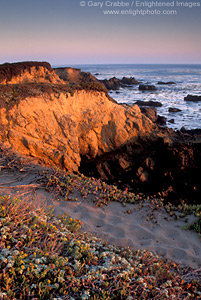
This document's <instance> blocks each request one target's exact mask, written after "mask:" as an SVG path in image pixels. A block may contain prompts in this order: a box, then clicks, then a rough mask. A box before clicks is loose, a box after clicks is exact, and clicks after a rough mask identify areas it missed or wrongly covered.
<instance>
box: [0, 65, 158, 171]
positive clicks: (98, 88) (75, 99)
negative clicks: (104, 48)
mask: <svg viewBox="0 0 201 300" xmlns="http://www.w3.org/2000/svg"><path fill="white" fill-rule="evenodd" d="M67 70H69V69H68V68H66V69H65V68H64V69H62V70H57V71H56V70H53V69H52V68H51V66H50V65H49V64H48V63H38V62H36V63H34V62H27V63H19V64H18V63H15V64H4V65H1V66H0V124H1V125H0V141H1V143H3V144H4V145H6V146H7V147H11V148H12V149H13V150H16V151H18V152H19V153H21V154H24V155H27V156H31V157H36V158H38V159H39V161H40V162H42V163H45V164H46V165H51V166H52V165H54V166H57V167H62V168H65V169H68V170H71V171H78V168H79V166H80V163H81V160H82V159H83V158H85V159H86V158H87V159H93V158H95V157H97V156H100V155H103V154H104V153H107V152H111V151H114V150H115V149H117V148H119V147H120V146H123V145H125V144H127V143H131V142H132V141H134V140H135V139H137V137H138V136H139V135H146V134H149V133H150V132H151V131H152V130H153V128H154V127H155V125H154V124H153V123H152V122H151V120H149V119H148V118H147V117H146V116H144V115H143V114H142V113H141V111H140V109H139V107H138V106H137V105H135V106H133V107H129V106H123V105H119V104H117V103H116V102H115V101H111V99H110V98H109V97H108V95H107V90H105V87H103V86H102V84H101V83H98V82H97V80H96V79H95V78H93V77H91V81H90V80H87V78H88V77H89V75H85V74H84V73H83V72H82V73H81V72H80V71H79V70H78V71H77V70H75V71H73V69H71V68H70V72H68V73H70V75H71V76H66V77H65V76H64V75H66V74H67ZM73 74H74V75H73ZM86 74H87V73H86ZM83 78H86V81H84V79H83ZM75 79H76V80H75ZM72 87H73V88H72Z"/></svg>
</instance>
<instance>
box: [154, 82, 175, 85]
mask: <svg viewBox="0 0 201 300" xmlns="http://www.w3.org/2000/svg"><path fill="white" fill-rule="evenodd" d="M158 84H162V85H165V84H166V85H169V84H176V83H175V82H174V81H167V82H164V81H158Z"/></svg>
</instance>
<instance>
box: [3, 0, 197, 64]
mask: <svg viewBox="0 0 201 300" xmlns="http://www.w3.org/2000/svg"><path fill="white" fill-rule="evenodd" d="M117 2H118V1H114V0H112V1H106V0H104V1H80V0H0V4H1V6H0V40H1V44H0V63H4V62H14V61H24V60H40V61H41V60H45V61H49V62H50V63H51V64H52V65H70V64H102V63H106V64H107V63H111V64H112V63H199V64H201V38H200V32H201V5H200V1H196V2H194V3H195V4H196V5H195V6H194V7H192V8H189V7H183V8H181V7H178V6H177V1H163V2H169V3H171V6H169V7H167V6H165V7H162V8H161V7H158V6H156V7H151V8H148V7H147V6H145V7H142V6H140V5H139V6H136V1H131V0H127V1H126V0H125V1H119V2H121V3H127V6H126V7H125V6H119V7H118V6H116V7H114V6H113V7H112V6H111V4H113V5H114V4H115V3H117ZM140 2H143V3H144V4H145V1H138V4H139V3H140ZM148 2H149V3H150V2H151V3H152V2H153V1H146V3H148ZM155 2H156V1H155ZM158 2H159V1H158ZM161 2H162V1H161ZM183 2H185V3H187V4H188V3H189V1H186V0H185V1H183ZM100 4H103V7H102V8H101V7H100ZM106 4H107V5H106ZM97 5H99V6H97ZM137 9H138V15H137V16H134V15H132V13H134V12H133V11H134V10H135V13H136V10H137ZM141 9H143V10H147V9H149V10H152V11H153V10H155V9H157V10H160V11H163V10H174V11H176V13H177V14H173V15H170V14H168V15H167V14H160V15H159V14H152V15H144V16H142V15H140V14H139V11H140V10H141ZM108 10H110V11H111V10H115V11H116V10H119V11H120V14H119V15H108V14H104V13H106V12H105V11H108ZM124 10H127V14H126V13H125V12H122V11H124ZM128 10H130V11H129V12H128ZM165 13H166V12H165ZM168 13H169V12H168Z"/></svg>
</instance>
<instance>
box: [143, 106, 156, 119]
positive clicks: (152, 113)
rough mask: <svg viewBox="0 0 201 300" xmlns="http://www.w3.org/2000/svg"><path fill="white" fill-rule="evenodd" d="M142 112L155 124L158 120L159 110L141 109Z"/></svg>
mask: <svg viewBox="0 0 201 300" xmlns="http://www.w3.org/2000/svg"><path fill="white" fill-rule="evenodd" d="M140 110H141V112H142V113H143V114H144V115H145V116H146V117H147V118H149V119H150V120H151V121H152V122H153V123H155V122H156V121H157V119H158V114H157V109H156V108H151V107H140Z"/></svg>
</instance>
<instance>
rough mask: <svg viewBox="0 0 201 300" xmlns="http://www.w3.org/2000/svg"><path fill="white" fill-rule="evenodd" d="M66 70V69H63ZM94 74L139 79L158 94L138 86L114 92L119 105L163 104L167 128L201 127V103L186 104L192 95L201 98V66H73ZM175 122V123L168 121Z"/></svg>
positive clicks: (113, 94) (101, 76)
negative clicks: (185, 99) (152, 102)
mask: <svg viewBox="0 0 201 300" xmlns="http://www.w3.org/2000/svg"><path fill="white" fill-rule="evenodd" d="M63 67H64V66H63ZM68 67H74V68H80V69H82V71H84V72H90V73H92V74H93V75H95V76H96V77H97V78H98V79H105V78H106V79H109V78H111V77H114V76H115V77H117V78H122V77H123V76H125V77H130V76H132V77H135V79H136V80H138V81H139V82H141V83H142V84H153V85H155V86H156V87H157V90H156V91H146V92H142V91H139V90H138V85H134V86H131V87H126V88H120V89H119V90H118V91H110V92H109V94H110V96H111V97H113V98H114V99H115V100H116V101H117V102H120V103H127V104H133V103H135V101H136V100H143V101H149V100H152V101H159V102H161V103H162V107H158V108H157V111H158V114H159V115H161V116H164V117H166V118H167V126H168V127H171V128H173V129H175V130H177V129H181V127H185V128H186V129H195V128H201V101H200V102H189V101H184V97H185V96H187V95H188V94H191V95H201V65H170V64H167V65H161V64H160V65H159V64H154V65H152V64H149V65H148V64H129V65H124V64H119V65H109V64H107V65H69V66H68ZM158 81H163V82H168V81H173V82H174V83H175V84H171V85H159V84H158ZM170 107H174V108H179V109H180V110H181V112H174V113H173V112H172V113H170V112H169V111H168V109H169V108H170ZM171 119H174V123H173V124H172V123H170V122H168V121H169V120H171Z"/></svg>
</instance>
